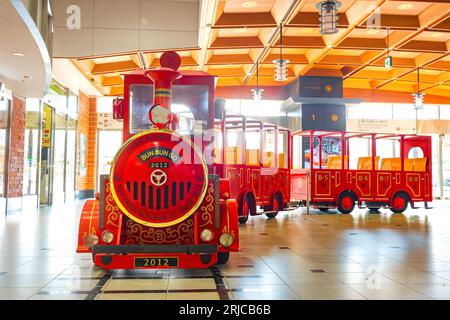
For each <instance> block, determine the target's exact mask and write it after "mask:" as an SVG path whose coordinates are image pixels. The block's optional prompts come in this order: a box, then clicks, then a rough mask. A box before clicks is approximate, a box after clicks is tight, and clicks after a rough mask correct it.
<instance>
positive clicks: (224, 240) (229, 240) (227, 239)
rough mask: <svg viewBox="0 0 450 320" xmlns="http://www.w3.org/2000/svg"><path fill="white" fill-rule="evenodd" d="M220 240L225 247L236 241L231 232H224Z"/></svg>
mask: <svg viewBox="0 0 450 320" xmlns="http://www.w3.org/2000/svg"><path fill="white" fill-rule="evenodd" d="M219 242H220V244H221V245H222V246H224V247H225V248H228V247H229V246H231V245H232V244H233V242H234V237H233V236H232V235H231V234H229V233H224V234H222V235H221V236H220V239H219Z"/></svg>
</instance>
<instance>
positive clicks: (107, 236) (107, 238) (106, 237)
mask: <svg viewBox="0 0 450 320" xmlns="http://www.w3.org/2000/svg"><path fill="white" fill-rule="evenodd" d="M102 240H103V242H104V243H111V242H113V240H114V234H113V233H112V232H111V231H104V232H103V233H102Z"/></svg>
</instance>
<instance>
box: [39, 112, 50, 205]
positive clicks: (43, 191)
mask: <svg viewBox="0 0 450 320" xmlns="http://www.w3.org/2000/svg"><path fill="white" fill-rule="evenodd" d="M52 120H53V109H52V108H51V107H50V106H49V105H47V104H44V107H43V112H42V120H41V176H40V188H39V205H43V206H45V205H49V204H51V199H52V197H51V191H52V188H51V182H52V181H51V179H50V177H51V171H52V170H51V163H52V152H51V151H52V141H53V121H52Z"/></svg>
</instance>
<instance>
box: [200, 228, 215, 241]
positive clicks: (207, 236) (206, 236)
mask: <svg viewBox="0 0 450 320" xmlns="http://www.w3.org/2000/svg"><path fill="white" fill-rule="evenodd" d="M213 237H214V234H213V232H212V231H211V230H209V229H205V230H203V231H202V232H201V233H200V239H202V241H206V242H207V241H211V240H212V239H213Z"/></svg>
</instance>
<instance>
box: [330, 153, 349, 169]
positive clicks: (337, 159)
mask: <svg viewBox="0 0 450 320" xmlns="http://www.w3.org/2000/svg"><path fill="white" fill-rule="evenodd" d="M347 160H348V156H345V157H344V168H345V169H347ZM327 169H338V170H340V169H342V157H341V156H338V155H330V156H328V161H327Z"/></svg>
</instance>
